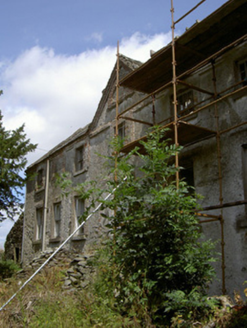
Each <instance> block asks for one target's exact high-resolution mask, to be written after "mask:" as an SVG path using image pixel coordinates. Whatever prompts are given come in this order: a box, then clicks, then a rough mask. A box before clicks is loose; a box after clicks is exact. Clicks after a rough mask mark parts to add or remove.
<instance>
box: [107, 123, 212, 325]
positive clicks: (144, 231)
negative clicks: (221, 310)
mask: <svg viewBox="0 0 247 328" xmlns="http://www.w3.org/2000/svg"><path fill="white" fill-rule="evenodd" d="M141 147H142V152H141V153H140V152H139V151H138V150H134V151H133V152H132V154H133V153H134V154H135V155H136V160H135V161H136V162H138V165H133V164H130V161H129V159H130V156H132V154H130V155H129V156H127V157H121V158H119V157H118V158H117V159H116V160H117V161H118V165H117V168H116V170H115V173H116V175H117V177H118V179H119V181H121V180H122V179H123V178H124V177H125V176H127V180H126V181H125V182H124V183H122V184H121V185H120V187H119V188H118V189H117V190H116V192H115V194H114V199H112V200H110V201H107V202H106V203H105V206H106V207H108V208H110V209H112V213H113V214H112V216H110V217H107V218H108V219H109V228H110V230H111V234H112V236H113V238H112V239H110V241H109V247H110V249H111V253H110V258H109V261H108V263H109V264H110V266H111V269H112V283H113V286H114V292H115V295H116V303H117V304H118V305H119V306H120V307H121V308H122V311H123V313H124V312H126V313H130V312H131V311H132V310H131V309H133V305H136V309H138V311H136V313H135V315H136V316H138V315H139V317H140V316H142V318H143V313H144V312H145V313H148V316H149V318H150V317H151V318H152V321H153V322H154V323H157V324H161V323H162V327H163V326H164V325H165V324H170V322H171V318H172V317H173V316H174V315H175V314H177V313H181V314H182V315H183V316H184V317H188V316H189V315H190V316H191V317H198V316H199V312H200V311H197V309H199V308H201V309H202V308H203V305H205V304H206V302H205V297H204V296H205V294H206V287H207V285H208V283H209V282H210V281H211V279H212V277H213V276H214V270H213V268H212V266H211V265H210V261H213V258H212V249H213V248H214V245H213V244H212V242H210V241H207V242H199V238H201V232H200V228H199V224H198V218H197V217H196V215H195V210H196V209H197V208H198V205H197V197H196V196H195V195H193V194H191V187H190V186H188V185H187V183H186V182H185V181H180V183H179V188H177V186H176V181H175V180H176V179H175V175H176V172H177V170H178V169H177V168H176V167H175V165H173V164H172V163H174V159H172V158H174V156H175V154H176V152H177V151H179V150H180V149H177V148H176V147H175V146H174V145H168V142H167V141H166V140H165V139H164V132H162V131H160V130H158V129H156V131H155V132H154V133H152V134H150V136H149V138H148V140H147V142H141ZM143 150H144V151H143ZM116 153H117V152H116ZM171 159H172V160H171ZM115 183H116V182H115V181H114V182H113V183H111V184H110V185H111V188H112V187H113V186H114V185H115ZM103 216H105V215H104V214H103ZM141 308H142V310H143V311H142V310H141ZM204 308H205V307H204ZM206 308H208V309H209V308H210V306H208V307H207V306H206ZM138 312H139V314H138ZM142 320H143V319H142ZM142 325H144V326H145V322H143V323H142Z"/></svg>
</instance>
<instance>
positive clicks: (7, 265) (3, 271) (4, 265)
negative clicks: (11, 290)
mask: <svg viewBox="0 0 247 328" xmlns="http://www.w3.org/2000/svg"><path fill="white" fill-rule="evenodd" d="M18 270H20V267H19V265H18V264H17V263H15V262H14V261H11V260H7V261H4V260H0V278H1V279H6V278H10V277H12V276H13V274H14V273H15V272H17V271H18Z"/></svg>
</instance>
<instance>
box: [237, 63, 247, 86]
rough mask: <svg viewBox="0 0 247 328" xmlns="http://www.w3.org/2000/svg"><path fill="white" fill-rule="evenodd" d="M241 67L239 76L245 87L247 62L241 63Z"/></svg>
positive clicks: (246, 82) (239, 65)
mask: <svg viewBox="0 0 247 328" xmlns="http://www.w3.org/2000/svg"><path fill="white" fill-rule="evenodd" d="M238 67H239V76H240V80H241V81H243V80H244V85H246V84H247V61H243V62H240V63H239V64H238Z"/></svg>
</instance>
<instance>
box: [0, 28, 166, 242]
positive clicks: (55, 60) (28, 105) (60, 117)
mask: <svg viewBox="0 0 247 328" xmlns="http://www.w3.org/2000/svg"><path fill="white" fill-rule="evenodd" d="M94 38H96V39H98V41H100V39H101V36H100V35H96V34H95V35H94ZM170 39H171V35H170V33H168V34H158V35H154V36H146V35H143V34H140V33H135V34H133V35H132V36H131V37H129V38H124V39H122V41H121V42H120V53H122V54H124V55H126V56H128V57H131V58H133V59H137V60H140V61H143V62H144V61H146V60H147V59H149V58H150V50H151V49H152V50H155V51H157V50H159V49H160V48H162V47H164V46H165V45H166V44H167V43H168V42H169V41H170ZM115 61H116V48H115V47H110V46H107V47H102V48H101V49H99V50H95V49H93V50H88V51H85V52H82V53H81V54H79V55H75V56H65V55H61V54H56V53H55V52H54V51H53V50H52V49H47V48H41V47H39V46H35V47H33V48H31V49H28V50H26V51H25V52H23V53H22V54H21V55H20V56H19V57H18V58H17V59H16V60H15V61H14V62H10V61H6V62H0V78H1V89H3V90H4V94H3V95H2V96H1V97H0V102H1V104H0V108H1V110H2V114H3V115H4V120H3V123H4V125H5V127H6V129H15V128H17V127H19V126H20V125H22V124H23V123H25V132H26V133H27V136H28V138H30V139H31V141H32V142H33V143H38V149H37V150H36V152H35V153H34V154H30V155H29V157H28V160H29V164H31V163H32V162H34V161H35V160H37V159H38V158H39V157H41V156H43V155H44V154H45V151H44V150H47V151H48V150H50V149H51V148H52V147H54V146H55V145H56V144H58V143H59V142H61V141H62V140H64V139H65V138H67V137H68V136H69V135H71V134H72V133H73V132H74V131H75V130H77V129H78V128H80V127H83V126H85V125H86V124H88V123H89V122H90V121H91V120H92V118H93V116H94V114H95V111H96V109H97V105H98V103H99V101H100V97H101V94H102V93H101V92H102V90H103V89H104V88H105V86H106V84H107V82H108V79H109V77H110V74H111V71H112V69H113V66H114V64H115ZM12 225H13V223H12V222H11V221H10V220H6V221H4V222H3V223H2V224H1V225H0V229H1V233H0V246H3V243H4V239H5V235H6V234H7V232H8V231H9V230H10V228H11V227H12Z"/></svg>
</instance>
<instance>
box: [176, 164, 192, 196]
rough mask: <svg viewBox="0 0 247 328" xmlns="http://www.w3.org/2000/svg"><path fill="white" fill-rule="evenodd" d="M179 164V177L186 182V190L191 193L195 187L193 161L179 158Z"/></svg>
mask: <svg viewBox="0 0 247 328" xmlns="http://www.w3.org/2000/svg"><path fill="white" fill-rule="evenodd" d="M180 165H181V167H182V169H181V170H180V171H179V178H180V180H183V181H185V182H186V183H187V185H188V192H189V194H191V195H193V194H194V187H195V182H194V169H193V162H192V161H191V160H188V159H181V161H180Z"/></svg>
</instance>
